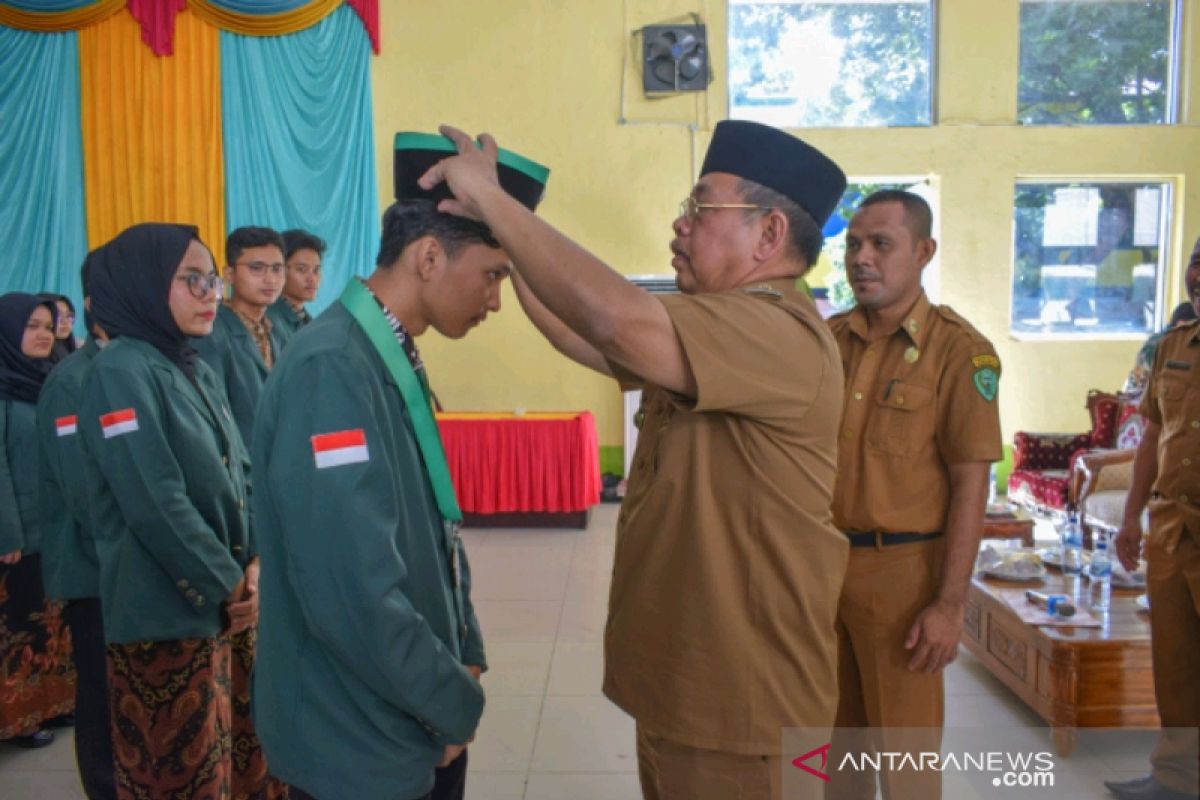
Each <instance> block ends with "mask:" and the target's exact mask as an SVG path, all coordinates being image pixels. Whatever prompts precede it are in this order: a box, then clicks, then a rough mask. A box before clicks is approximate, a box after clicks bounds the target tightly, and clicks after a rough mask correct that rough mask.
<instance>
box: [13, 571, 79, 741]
mask: <svg viewBox="0 0 1200 800" xmlns="http://www.w3.org/2000/svg"><path fill="white" fill-rule="evenodd" d="M74 710H75V667H74V665H73V663H72V661H71V633H70V631H69V630H68V628H67V626H66V625H65V624H63V620H62V604H61V603H53V602H50V601H48V600H46V594H45V590H44V588H43V586H42V559H41V556H39V555H37V554H32V555H26V556H24V557H23V558H22V559H21V560H20V561H18V562H17V563H16V564H0V739H11V738H12V737H14V736H28V735H29V734H31V733H34V732H36V731H37V730H38V729H39V728H40V727H42V723H44V722H45V721H46V720H48V719H53V718H54V717H59V716H62V715H63V714H70V713H71V712H73V711H74Z"/></svg>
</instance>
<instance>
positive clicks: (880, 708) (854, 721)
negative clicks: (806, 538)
mask: <svg viewBox="0 0 1200 800" xmlns="http://www.w3.org/2000/svg"><path fill="white" fill-rule="evenodd" d="M944 552H945V540H944V539H940V538H939V539H934V540H931V541H927V542H914V543H911V544H899V545H890V546H889V545H883V546H876V547H852V548H850V563H849V565H848V567H847V570H846V582H845V584H844V585H843V586H842V596H841V600H840V602H839V604H838V616H837V635H838V692H839V694H838V710H837V719H836V722H835V725H836V727H837V729H839V730H835V732H834V736H833V742H832V745H833V746H832V747H831V748H830V758H831V761H832V763H841V756H842V754H843V753H845V752H847V751H850V752H859V751H862V750H873V749H876V748H882V749H885V750H887V751H895V752H909V751H911V752H918V753H919V752H922V751H938V750H939V749H940V747H941V735H942V723H943V720H944V716H945V693H944V690H943V685H942V673H941V672H937V673H935V674H932V675H930V674H926V673H924V672H910V671H909V669H908V662H909V660H910V659H911V658H912V654H913V651H910V650H905V649H904V640H905V638H906V637H907V636H908V631H909V629H910V628H911V627H912V624H913V623H914V622H915V621H916V619H917V616H918V615H919V614H920V613H921V611H923V610H924V609H925V608H926V607H927V606H928V605H929V604H930V603H932V602H933V600H934V597H935V595H936V593H937V589H938V583H939V581H940V579H941V568H942V558H943V554H944ZM867 727H869V728H877V729H878V728H883V729H886V728H904V729H907V730H904V731H903V733H902V734H901V733H891V734H889V732H888V731H886V730H884V731H882V732H881V738H882V741H879V740H878V739H877V738H874V737H868V734H867V732H865V731H864V732H863V733H862V734H861V735H860V734H858V733H856V732H855V731H854V730H852V729H854V728H867ZM913 729H919V730H916V731H914V730H913ZM876 778H877V776H876V774H875V773H873V772H850V771H845V772H834V773H833V780H832V781H831V782H830V783H828V784H827V785H826V793H825V797H826V798H828V800H860V799H861V800H873V799H874V797H875V788H876V786H875V784H876ZM878 781H879V784H880V785H881V787H882V789H883V797H884V798H885V800H910V799H911V800H938V798H940V797H941V795H942V784H941V775H940V774H939V773H938V772H935V771H933V770H927V771H924V772H918V771H913V770H897V771H894V772H890V771H889V772H883V773H882V774H880V775H878Z"/></svg>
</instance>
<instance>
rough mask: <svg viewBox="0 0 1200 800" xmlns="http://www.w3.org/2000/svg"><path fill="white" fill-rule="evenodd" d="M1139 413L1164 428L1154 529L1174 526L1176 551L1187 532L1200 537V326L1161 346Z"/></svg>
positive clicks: (1178, 331)
mask: <svg viewBox="0 0 1200 800" xmlns="http://www.w3.org/2000/svg"><path fill="white" fill-rule="evenodd" d="M1138 413H1140V414H1141V415H1142V416H1143V417H1145V418H1146V419H1148V420H1150V421H1151V422H1153V423H1155V424H1156V425H1161V426H1162V430H1161V432H1160V433H1159V436H1158V477H1157V478H1156V479H1155V481H1154V496H1153V497H1152V499H1151V501H1150V518H1151V520H1152V521H1153V524H1154V527H1155V528H1159V527H1162V526H1164V525H1169V526H1174V528H1175V529H1176V530H1175V531H1173V532H1172V534H1171V541H1169V542H1165V543H1164V544H1165V546H1166V548H1167V550H1168V552H1173V551H1174V549H1175V544H1176V542H1177V541H1178V538H1179V532H1180V530H1181V529H1182V528H1185V527H1186V528H1187V529H1188V530H1189V531H1191V533H1192V535H1193V536H1200V325H1197V323H1196V322H1189V323H1186V324H1184V325H1181V326H1179V327H1177V328H1174V329H1172V330H1171V331H1169V332H1167V333H1166V334H1165V335H1164V336H1163V337H1162V339H1160V340H1159V342H1158V350H1157V351H1156V352H1155V354H1154V368H1153V369H1152V370H1151V372H1150V378H1149V380H1148V382H1147V383H1146V391H1145V393H1144V394H1143V395H1142V404H1141V406H1140V407H1139V408H1138Z"/></svg>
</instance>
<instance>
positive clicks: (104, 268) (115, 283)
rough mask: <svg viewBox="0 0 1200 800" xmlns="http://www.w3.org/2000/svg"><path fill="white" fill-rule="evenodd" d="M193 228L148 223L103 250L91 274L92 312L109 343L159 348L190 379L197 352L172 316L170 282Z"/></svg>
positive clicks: (192, 236)
mask: <svg viewBox="0 0 1200 800" xmlns="http://www.w3.org/2000/svg"><path fill="white" fill-rule="evenodd" d="M193 239H195V240H197V241H199V240H200V232H199V231H198V230H197V229H196V228H195V227H193V226H191V225H176V224H171V223H163V222H146V223H142V224H141V225H134V226H133V227H132V228H126V229H125V230H123V231H122V232H121V233H120V234H118V235H117V237H116V238H115V239H113V240H112V241H111V242H109V243H108V244H106V245H104V247H102V248H100V250H99V252H98V254H97V256H96V258H95V260H94V262H93V263H92V265H91V269H90V270H89V274H88V283H89V289H90V292H91V295H90V296H91V298H92V313H93V315H94V316H95V318H96V322H97V323H99V325H100V327H101V328H103V329H104V331H105V333H107V334H108V335H109V337H110V338H113V339H116V338H117V337H120V336H128V337H130V338H132V339H141V340H142V341H144V342H147V343H148V344H151V345H153V346H154V348H155V349H156V350H158V351H159V352H160V353H162V354H163V355H164V356H166V357H167V359H168V360H170V361H171V362H172V363H173V364H175V365H177V366H178V367H179V368H180V369H182V370H183V372H184V374H186V375H187V376H188V377H189V378H192V377H194V375H195V363H196V351H195V350H193V349H192V348H191V347H190V346H189V345H188V337H187V336H186V335H185V334H184V332H183V331H181V330H180V329H179V326H178V325H177V324H175V318H174V317H173V316H172V315H171V307H170V305H169V302H170V301H169V297H170V294H171V281H172V280H174V278H175V271H176V270H178V269H179V262H180V261H182V260H183V254H184V253H185V252H186V251H187V248H188V245H189V244H191V242H192V240H193Z"/></svg>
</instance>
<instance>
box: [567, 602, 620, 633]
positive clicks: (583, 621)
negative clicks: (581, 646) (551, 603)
mask: <svg viewBox="0 0 1200 800" xmlns="http://www.w3.org/2000/svg"><path fill="white" fill-rule="evenodd" d="M607 620H608V601H607V600H605V601H603V602H600V601H594V602H588V603H566V604H565V605H564V606H563V609H562V621H561V622H560V623H559V626H558V640H559V641H560V642H602V641H604V623H605V622H606V621H607Z"/></svg>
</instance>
